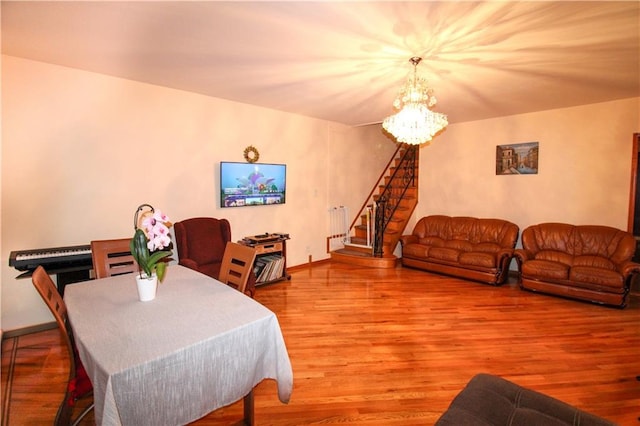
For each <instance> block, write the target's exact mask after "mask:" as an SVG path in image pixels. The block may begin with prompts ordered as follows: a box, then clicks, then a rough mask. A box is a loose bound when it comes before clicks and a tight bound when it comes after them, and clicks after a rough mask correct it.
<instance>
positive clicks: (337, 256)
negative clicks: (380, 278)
mask: <svg viewBox="0 0 640 426" xmlns="http://www.w3.org/2000/svg"><path fill="white" fill-rule="evenodd" d="M331 259H332V260H335V261H337V262H341V263H348V264H350V265H357V266H365V267H368V268H381V269H392V268H395V267H396V266H397V264H398V259H397V258H396V257H395V256H393V255H392V256H385V257H374V256H373V255H365V254H363V253H357V252H353V251H351V250H348V249H340V250H336V251H332V252H331Z"/></svg>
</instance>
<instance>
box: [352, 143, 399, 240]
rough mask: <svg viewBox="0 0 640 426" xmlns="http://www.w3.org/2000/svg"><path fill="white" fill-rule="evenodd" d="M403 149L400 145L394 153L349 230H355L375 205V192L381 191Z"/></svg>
mask: <svg viewBox="0 0 640 426" xmlns="http://www.w3.org/2000/svg"><path fill="white" fill-rule="evenodd" d="M401 147H402V145H400V144H398V148H396V151H395V152H394V153H393V156H391V159H390V160H389V162H388V163H387V166H386V167H385V168H384V169H383V170H382V173H381V174H380V177H379V178H378V180H377V181H376V183H375V185H373V188H372V189H371V192H370V193H369V195H368V196H367V198H365V200H364V203H362V207H360V209H359V210H358V214H357V215H356V217H354V218H353V222H351V226H350V227H349V229H353V227H354V226H356V223H357V222H358V220H359V219H360V218H361V217H362V214H363V212H364V211H365V210H366V209H367V208H368V206H371V204H372V203H373V199H374V197H373V196H374V194H375V192H376V191H377V190H378V189H379V187H380V185H381V184H382V182H384V178H385V175H386V173H387V170H389V168H390V167H391V164H392V163H393V161H394V160H395V159H396V157H397V156H398V152H399V151H400V149H401Z"/></svg>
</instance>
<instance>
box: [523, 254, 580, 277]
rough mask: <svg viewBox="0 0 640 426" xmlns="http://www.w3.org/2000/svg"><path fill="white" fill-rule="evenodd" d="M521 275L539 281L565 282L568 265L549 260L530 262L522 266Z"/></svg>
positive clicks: (567, 274)
mask: <svg viewBox="0 0 640 426" xmlns="http://www.w3.org/2000/svg"><path fill="white" fill-rule="evenodd" d="M522 275H523V276H526V277H535V278H536V279H541V280H566V279H568V278H569V265H567V264H565V263H560V262H553V261H550V260H537V259H536V260H530V261H528V262H525V263H524V265H522Z"/></svg>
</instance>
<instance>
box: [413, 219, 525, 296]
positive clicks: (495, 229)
mask: <svg viewBox="0 0 640 426" xmlns="http://www.w3.org/2000/svg"><path fill="white" fill-rule="evenodd" d="M518 230H519V229H518V226H517V225H516V224H514V223H511V222H508V221H506V220H502V219H482V218H474V217H451V216H443V215H433V216H426V217H423V218H422V219H420V220H419V221H418V223H416V226H415V228H414V229H413V232H412V233H411V235H403V236H402V237H401V238H400V242H401V243H402V265H403V266H409V267H413V268H419V269H423V270H425V271H430V272H437V273H442V274H447V275H454V276H457V277H460V278H465V279H470V280H476V281H481V282H485V283H488V284H493V285H499V284H503V283H504V282H505V280H506V279H507V275H508V273H509V263H510V262H511V258H512V256H513V250H514V248H515V245H516V241H517V240H518Z"/></svg>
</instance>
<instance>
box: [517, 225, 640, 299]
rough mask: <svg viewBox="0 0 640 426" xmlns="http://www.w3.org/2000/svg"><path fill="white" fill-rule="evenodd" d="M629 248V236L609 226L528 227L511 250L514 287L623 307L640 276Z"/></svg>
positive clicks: (631, 239) (632, 243)
mask: <svg viewBox="0 0 640 426" xmlns="http://www.w3.org/2000/svg"><path fill="white" fill-rule="evenodd" d="M635 249H636V240H635V238H634V237H633V235H631V234H630V233H628V232H625V231H621V230H619V229H616V228H611V227H609V226H601V225H582V226H576V225H570V224H566V223H541V224H538V225H533V226H530V227H528V228H526V229H525V230H524V231H523V232H522V249H518V250H516V251H515V258H516V261H517V264H518V269H519V272H520V287H521V288H523V289H526V290H532V291H538V292H541V293H548V294H553V295H558V296H564V297H571V298H575V299H580V300H586V301H589V302H595V303H600V304H607V305H614V306H618V307H621V308H623V307H624V306H625V304H626V297H627V294H628V293H629V286H630V285H631V279H632V277H633V274H634V273H638V272H640V264H638V263H634V262H632V261H631V258H632V257H633V255H634V253H635Z"/></svg>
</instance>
